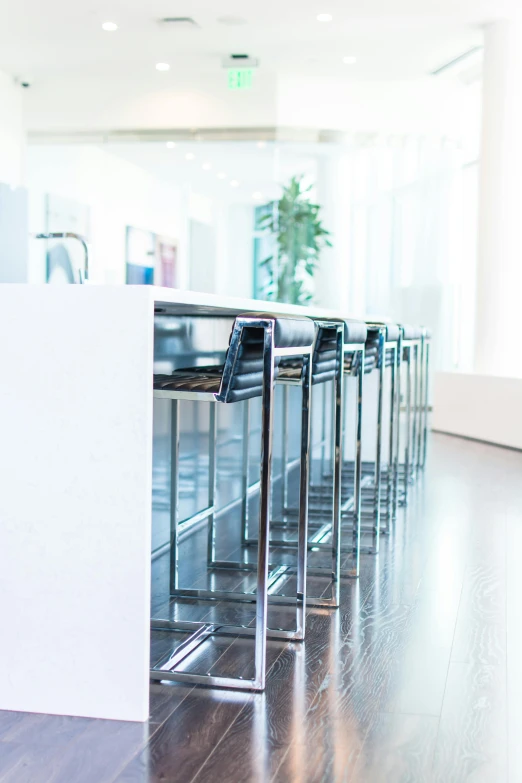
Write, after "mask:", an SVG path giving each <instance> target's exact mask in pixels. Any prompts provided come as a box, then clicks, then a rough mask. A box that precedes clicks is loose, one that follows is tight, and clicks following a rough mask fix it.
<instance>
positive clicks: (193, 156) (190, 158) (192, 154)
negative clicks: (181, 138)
mask: <svg viewBox="0 0 522 783" xmlns="http://www.w3.org/2000/svg"><path fill="white" fill-rule="evenodd" d="M195 157H196V156H195V155H194V153H193V152H187V153H186V155H185V160H194V158H195Z"/></svg>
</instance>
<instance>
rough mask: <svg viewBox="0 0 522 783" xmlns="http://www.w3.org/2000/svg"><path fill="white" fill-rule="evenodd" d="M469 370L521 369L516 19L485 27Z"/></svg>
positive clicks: (519, 32)
mask: <svg viewBox="0 0 522 783" xmlns="http://www.w3.org/2000/svg"><path fill="white" fill-rule="evenodd" d="M479 187H480V193H479V235H478V265H477V309H476V328H475V371H476V372H479V373H482V374H490V375H513V376H518V377H521V376H522V350H521V348H520V341H519V322H520V314H521V310H522V306H521V305H522V23H521V22H519V21H516V22H515V21H500V22H495V23H493V24H491V25H489V26H488V27H487V28H486V30H485V53H484V84H483V120H482V145H481V153H480V185H479Z"/></svg>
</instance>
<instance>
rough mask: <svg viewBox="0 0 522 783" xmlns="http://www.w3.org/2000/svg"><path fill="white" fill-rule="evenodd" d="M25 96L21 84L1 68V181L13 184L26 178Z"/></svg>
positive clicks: (15, 184) (18, 183) (19, 183)
mask: <svg viewBox="0 0 522 783" xmlns="http://www.w3.org/2000/svg"><path fill="white" fill-rule="evenodd" d="M23 97H24V96H23V90H22V88H21V87H20V86H19V85H17V84H15V82H14V81H13V79H12V77H11V76H8V75H7V74H6V73H3V72H2V71H0V182H5V183H6V184H8V185H12V186H13V187H18V186H19V185H22V184H23V181H24V163H25V144H26V134H25V127H24V117H23Z"/></svg>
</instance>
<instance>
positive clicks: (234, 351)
mask: <svg viewBox="0 0 522 783" xmlns="http://www.w3.org/2000/svg"><path fill="white" fill-rule="evenodd" d="M314 334H315V327H314V324H313V322H312V321H311V320H310V319H308V318H296V317H293V318H286V317H279V316H278V317H275V316H273V315H271V314H266V313H252V314H247V315H241V316H237V317H236V319H235V321H234V325H233V328H232V332H231V336H230V345H229V348H228V352H227V356H226V360H225V364H224V365H223V367H207V368H189V369H186V370H177V371H175V372H174V373H173V374H172V375H168V376H155V378H154V396H155V397H159V398H164V399H169V400H171V401H172V441H171V442H172V453H171V549H170V593H171V595H172V596H174V597H187V596H189V597H196V598H211V599H212V600H216V599H218V598H219V599H224V600H243V601H247V602H249V603H255V604H256V618H255V619H256V622H255V627H251V626H247V625H223V624H221V623H205V622H181V621H171V620H160V619H153V620H152V621H151V629H152V630H161V631H177V632H182V633H185V634H187V633H188V634H190V635H189V637H188V638H187V639H186V640H185V641H184V642H182V643H181V645H180V646H179V647H178V648H177V649H176V650H175V651H174V652H173V653H172V654H169V655H167V656H165V657H164V659H162V660H161V661H159V662H158V663H157V664H156V666H155V667H154V668H153V669H151V672H150V676H151V679H154V680H174V681H178V682H190V683H195V684H202V685H210V686H213V687H222V688H231V689H239V690H253V691H261V690H264V687H265V679H266V639H267V636H268V635H269V636H270V637H271V638H278V639H293V640H297V641H300V640H302V639H303V638H304V631H305V615H304V610H305V605H306V558H307V519H308V516H307V503H308V461H309V442H310V404H309V398H310V385H311V370H312V366H311V354H312V346H313V341H314ZM291 356H292V357H295V356H298V357H300V358H301V359H302V363H303V369H302V373H301V379H302V380H301V386H302V395H303V404H302V410H301V478H300V510H299V530H298V541H299V543H298V554H297V569H296V570H297V589H296V597H295V603H296V628H295V630H294V631H287V630H282V629H268V627H267V609H268V587H269V543H270V490H271V462H272V438H273V408H274V389H275V380H276V378H277V375H278V372H279V365H280V362H281V359H282V358H283V357H291ZM253 397H262V423H261V479H260V497H259V544H258V556H257V568H256V571H257V588H256V590H255V591H254V592H251V593H248V594H245V593H241V594H239V595H237V594H235V593H225V592H223V591H200V590H183V589H181V588H180V587H179V532H180V528H181V527H182V526H183V524H184V523H185V524H186V523H187V520H184V522H182V523H180V522H179V520H178V494H179V489H178V467H179V435H180V428H179V401H180V400H197V401H200V402H210V403H218V402H219V403H236V402H240V401H242V400H247V399H250V398H253ZM210 410H211V416H210V452H209V504H208V507H207V508H206V509H204V510H203V511H202V512H200V514H199V518H200V520H201V518H203V519H204V518H208V520H209V536H208V563H209V566H210V567H211V568H215V567H219V566H220V565H222V566H223V567H224V568H233V567H234V566H238V567H239V568H240V569H241V566H242V564H232V563H229V562H228V561H226V562H225V563H221V564H220V563H219V562H218V561H216V559H215V547H216V529H215V519H214V515H215V510H216V509H215V488H216V464H215V462H216V461H215V446H216V415H215V406H214V405H211V407H210ZM196 517H198V515H195V517H193V518H192V519H191V520H190V521H191V522H193V521H194V518H196ZM245 565H246V564H245ZM249 565H251V564H249ZM249 570H250V569H249ZM223 635H225V636H236V637H237V636H247V637H250V638H252V637H254V641H255V653H254V661H255V674H254V677H253V678H252V679H243V678H242V677H223V676H217V675H210V674H207V675H202V674H196V673H190V672H186V671H179V670H178V667H179V665H180V663H181V662H182V661H183V660H184V659H185V658H186V657H187V656H188V655H190V654H191V653H192V652H193V651H194V650H195V649H196V648H197V647H198V646H199V645H200V644H202V643H203V642H204V641H206V640H207V639H209V638H210V637H212V636H223Z"/></svg>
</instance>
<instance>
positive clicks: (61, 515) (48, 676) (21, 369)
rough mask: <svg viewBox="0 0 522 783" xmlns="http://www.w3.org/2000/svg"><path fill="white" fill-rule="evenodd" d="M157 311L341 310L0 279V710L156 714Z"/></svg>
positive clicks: (144, 716)
mask: <svg viewBox="0 0 522 783" xmlns="http://www.w3.org/2000/svg"><path fill="white" fill-rule="evenodd" d="M155 308H160V309H163V308H166V309H168V311H169V312H173V313H174V312H175V313H177V314H180V315H181V314H185V315H205V314H207V315H234V314H236V313H239V312H245V311H252V310H253V311H255V310H263V309H264V308H266V309H268V310H270V311H272V312H277V313H281V314H283V313H287V314H299V315H304V314H311V313H312V312H313V314H314V315H316V316H320V317H328V316H330V317H341V314H339V313H332V312H330V311H325V310H321V311H319V310H315V309H314V310H307V309H305V308H301V307H293V306H290V305H276V304H273V303H270V304H267V303H265V304H263V303H262V302H256V301H254V300H243V299H233V298H225V297H216V296H212V295H210V294H197V293H193V292H189V291H175V290H170V289H161V288H152V287H146V286H143V287H141V286H135V287H131V286H108V287H105V286H104V287H101V286H100V287H97V286H63V287H61V286H60V287H58V286H23V285H1V286H0V367H1V376H0V377H1V379H0V477H1V479H0V481H1V485H0V628H1V633H2V637H3V638H2V643H1V644H0V709H3V710H23V711H30V712H46V713H56V714H65V715H80V716H90V717H97V718H114V719H124V720H136V721H142V720H146V719H147V716H148V702H149V618H150V607H149V604H150V567H151V566H150V549H151V492H152V489H151V475H152V373H153V321H154V310H155Z"/></svg>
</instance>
